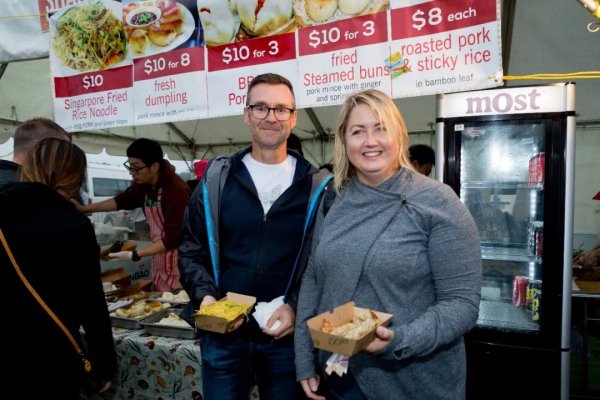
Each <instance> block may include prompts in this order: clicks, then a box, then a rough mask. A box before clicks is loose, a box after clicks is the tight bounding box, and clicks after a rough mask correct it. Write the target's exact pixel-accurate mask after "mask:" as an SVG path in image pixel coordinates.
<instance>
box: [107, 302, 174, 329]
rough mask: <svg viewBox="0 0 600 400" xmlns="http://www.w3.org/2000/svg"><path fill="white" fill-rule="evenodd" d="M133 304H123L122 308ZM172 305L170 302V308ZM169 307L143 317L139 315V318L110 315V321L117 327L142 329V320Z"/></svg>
mask: <svg viewBox="0 0 600 400" xmlns="http://www.w3.org/2000/svg"><path fill="white" fill-rule="evenodd" d="M147 301H148V300H147ZM132 304H133V303H132ZM132 304H129V305H127V306H123V307H120V308H127V307H131V305H132ZM170 306H171V305H170V304H169V308H170ZM169 308H166V309H164V308H163V309H162V310H158V311H156V312H154V313H151V314H149V315H146V316H141V317H137V318H125V317H117V316H114V315H111V316H110V322H111V325H112V326H114V327H116V328H125V329H142V326H141V325H140V323H141V322H142V321H145V320H146V319H148V318H150V317H152V316H154V315H155V314H158V313H161V312H163V311H167V310H168V309H169ZM115 311H116V310H115ZM115 311H112V312H111V314H112V313H114V312H115Z"/></svg>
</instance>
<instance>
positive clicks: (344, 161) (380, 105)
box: [333, 89, 413, 192]
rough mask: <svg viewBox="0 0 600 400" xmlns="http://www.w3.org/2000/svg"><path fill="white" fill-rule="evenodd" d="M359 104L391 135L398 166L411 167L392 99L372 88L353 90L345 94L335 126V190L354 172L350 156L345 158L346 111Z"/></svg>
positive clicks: (405, 135) (404, 132)
mask: <svg viewBox="0 0 600 400" xmlns="http://www.w3.org/2000/svg"><path fill="white" fill-rule="evenodd" d="M359 104H365V105H367V106H368V107H369V108H370V109H371V110H372V111H373V113H374V114H375V115H376V116H377V118H378V119H379V121H380V122H381V124H382V125H383V126H384V127H385V129H386V131H387V132H388V133H389V134H390V135H391V136H392V138H393V139H395V140H397V141H398V148H399V149H400V153H399V154H398V162H399V166H400V168H403V167H404V168H409V169H413V166H412V164H411V163H410V160H409V158H408V142H409V141H408V131H407V129H406V124H405V123H404V118H402V114H401V113H400V110H398V108H397V107H396V104H394V102H393V100H392V99H391V98H390V97H389V96H388V95H387V94H385V93H383V92H382V91H379V90H374V89H369V90H365V91H363V92H358V93H354V94H352V95H350V96H348V97H347V98H346V101H345V102H344V105H343V106H342V112H341V114H340V117H339V119H338V123H337V127H336V130H335V144H334V157H333V171H334V186H335V190H336V191H337V192H339V191H340V190H341V189H342V188H343V187H344V185H345V184H346V183H347V182H348V181H349V180H350V179H351V178H352V177H353V176H354V175H356V169H355V168H354V166H353V165H352V164H350V160H349V159H348V153H347V151H346V135H345V133H346V129H347V128H348V119H349V118H350V113H351V112H352V110H353V109H354V108H355V107H356V106H358V105H359Z"/></svg>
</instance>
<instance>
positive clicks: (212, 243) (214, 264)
mask: <svg viewBox="0 0 600 400" xmlns="http://www.w3.org/2000/svg"><path fill="white" fill-rule="evenodd" d="M207 172H208V167H207V168H206V171H205V174H206V173H207ZM202 201H203V202H204V219H205V220H206V237H207V238H208V249H209V251H210V260H211V262H212V268H213V276H214V277H215V284H216V285H217V288H218V287H219V267H218V265H217V257H216V254H217V253H216V249H215V239H214V237H213V233H214V231H213V228H212V224H213V222H212V218H211V212H210V202H209V200H208V187H207V184H206V179H203V180H202Z"/></svg>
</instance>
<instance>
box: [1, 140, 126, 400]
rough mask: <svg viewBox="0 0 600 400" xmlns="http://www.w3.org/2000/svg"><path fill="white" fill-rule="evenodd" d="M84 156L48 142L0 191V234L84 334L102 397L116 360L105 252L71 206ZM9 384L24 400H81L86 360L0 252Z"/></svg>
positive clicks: (58, 310)
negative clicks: (105, 283)
mask: <svg viewBox="0 0 600 400" xmlns="http://www.w3.org/2000/svg"><path fill="white" fill-rule="evenodd" d="M85 169H86V157H85V153H84V152H83V151H81V149H79V148H78V147H77V146H75V145H73V144H71V143H69V142H68V141H66V140H61V139H43V140H42V141H40V142H39V143H38V144H37V145H36V146H35V147H34V148H32V149H31V150H30V151H29V152H28V154H27V157H26V159H25V161H24V163H23V165H22V166H21V167H20V170H19V173H18V176H19V181H20V182H13V183H8V184H5V185H0V228H2V231H3V233H4V235H5V237H6V241H7V242H8V245H9V246H10V249H11V251H12V253H13V255H14V258H15V260H16V262H17V264H18V266H19V268H20V269H21V271H22V273H23V275H24V276H25V278H26V279H27V280H28V281H29V283H30V284H31V286H32V287H33V288H34V289H35V291H36V292H37V293H38V294H39V295H40V297H41V298H42V299H43V300H44V302H45V303H46V304H47V305H48V306H49V307H50V309H51V310H52V311H53V312H54V313H55V314H56V315H57V316H58V318H59V319H60V320H61V321H62V323H63V324H64V325H65V327H66V328H67V329H68V330H69V332H70V333H71V335H73V337H75V338H76V339H77V340H79V339H80V336H79V331H80V327H81V328H83V329H84V330H85V339H86V343H87V344H88V347H89V352H88V357H89V359H90V361H91V363H92V368H93V371H94V372H95V374H96V376H97V377H98V378H99V380H100V381H101V382H100V390H102V391H104V390H107V389H109V388H110V387H111V385H112V378H113V375H114V373H115V369H116V354H115V350H114V343H113V338H112V331H111V326H110V318H109V316H108V310H107V307H106V301H105V299H104V292H103V290H102V283H101V281H100V251H99V248H98V245H97V243H96V237H95V235H94V229H93V228H92V225H91V223H90V220H89V219H88V218H87V217H85V216H84V215H81V214H79V213H78V212H77V210H76V209H75V206H74V205H73V204H72V203H71V202H70V201H69V199H70V198H71V196H72V195H73V194H74V193H76V192H77V191H78V190H79V187H80V186H81V182H82V181H83V177H84V174H85ZM0 266H2V268H0V282H2V287H3V296H4V298H5V299H6V301H8V302H9V304H7V306H6V307H4V308H3V310H2V329H0V341H1V342H2V343H3V344H4V350H3V353H2V360H3V363H4V364H5V365H6V368H5V369H4V372H3V373H2V381H3V382H7V383H10V386H11V388H12V389H11V390H12V391H13V392H16V393H18V394H19V395H18V396H17V397H19V398H24V399H34V398H40V399H41V398H60V399H79V390H80V377H81V376H82V375H83V366H82V361H81V359H80V357H79V355H78V354H77V353H76V352H75V349H74V348H73V346H72V345H71V343H70V342H69V340H68V339H67V337H66V335H65V334H64V333H63V331H62V330H61V329H60V328H59V327H58V326H57V325H56V324H55V322H54V321H53V320H52V319H51V318H50V317H49V316H48V314H47V313H46V311H44V309H43V308H42V307H41V306H40V304H38V302H37V301H36V300H35V299H34V297H33V295H32V294H31V293H30V292H29V291H28V290H27V288H26V286H25V284H24V283H23V281H22V280H21V279H20V278H19V277H18V275H17V273H16V272H15V270H14V269H13V267H12V266H11V262H10V260H9V258H8V256H7V254H6V252H5V250H4V248H3V247H1V246H0Z"/></svg>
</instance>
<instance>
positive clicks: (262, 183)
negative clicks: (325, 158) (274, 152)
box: [242, 153, 296, 214]
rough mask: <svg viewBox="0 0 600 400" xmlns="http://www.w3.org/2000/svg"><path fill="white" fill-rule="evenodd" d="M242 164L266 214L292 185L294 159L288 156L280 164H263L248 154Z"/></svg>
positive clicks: (294, 167)
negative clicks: (248, 173)
mask: <svg viewBox="0 0 600 400" xmlns="http://www.w3.org/2000/svg"><path fill="white" fill-rule="evenodd" d="M242 162H243V163H244V164H245V165H246V168H248V171H250V176H251V177H252V181H253V182H254V186H256V191H257V192H258V198H259V199H260V202H261V203H262V206H263V210H264V212H265V214H266V213H267V212H268V211H269V209H270V208H271V206H272V205H273V203H275V201H276V200H277V199H278V198H279V196H281V194H282V193H283V192H285V191H286V189H287V188H289V187H290V185H291V184H292V180H293V179H294V172H295V171H296V158H294V157H292V156H289V155H288V156H287V158H286V159H285V160H284V161H283V162H282V163H279V164H264V163H261V162H259V161H256V160H255V159H254V158H252V155H251V154H250V153H248V154H246V155H245V156H244V158H243V159H242Z"/></svg>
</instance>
